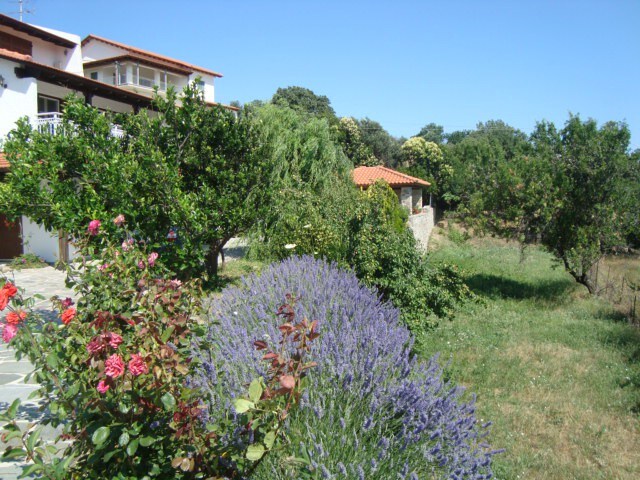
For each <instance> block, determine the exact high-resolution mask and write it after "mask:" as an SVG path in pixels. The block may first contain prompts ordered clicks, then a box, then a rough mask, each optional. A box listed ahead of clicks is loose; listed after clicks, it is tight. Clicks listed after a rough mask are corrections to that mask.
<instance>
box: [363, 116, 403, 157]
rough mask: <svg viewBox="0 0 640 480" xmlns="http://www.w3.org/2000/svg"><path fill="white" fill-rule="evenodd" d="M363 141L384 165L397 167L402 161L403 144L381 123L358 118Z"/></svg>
mask: <svg viewBox="0 0 640 480" xmlns="http://www.w3.org/2000/svg"><path fill="white" fill-rule="evenodd" d="M358 126H359V127H360V134H361V136H362V142H363V143H364V144H365V145H366V146H367V147H368V148H369V149H370V150H371V152H372V153H373V155H374V156H375V157H376V158H377V159H378V161H379V162H380V163H382V164H383V165H387V166H390V167H395V166H397V165H399V164H400V163H401V162H402V151H401V150H400V145H401V144H402V143H401V142H400V141H399V140H398V139H397V138H395V137H392V136H391V135H390V134H389V132H387V131H386V130H385V129H384V128H383V127H382V125H380V123H378V122H376V121H374V120H371V119H370V118H363V119H361V120H358Z"/></svg>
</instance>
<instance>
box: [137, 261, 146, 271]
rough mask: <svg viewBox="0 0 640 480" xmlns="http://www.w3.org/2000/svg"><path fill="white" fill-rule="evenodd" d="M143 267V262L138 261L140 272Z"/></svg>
mask: <svg viewBox="0 0 640 480" xmlns="http://www.w3.org/2000/svg"><path fill="white" fill-rule="evenodd" d="M144 267H145V265H144V261H142V260H140V261H139V262H138V268H139V269H140V270H144Z"/></svg>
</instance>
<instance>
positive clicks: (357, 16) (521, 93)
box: [0, 0, 640, 148]
mask: <svg viewBox="0 0 640 480" xmlns="http://www.w3.org/2000/svg"><path fill="white" fill-rule="evenodd" d="M27 8H30V9H32V10H35V13H33V14H30V15H28V16H27V17H26V19H25V20H26V21H28V22H30V23H35V24H38V25H42V26H47V27H50V28H56V29H59V30H64V31H68V32H72V33H77V34H79V35H81V36H84V35H87V34H89V33H94V34H96V35H101V36H104V37H107V38H112V39H114V40H118V41H121V42H124V43H128V44H131V45H134V46H137V47H140V48H145V49H148V50H152V51H155V52H158V53H162V54H165V55H168V56H173V57H176V58H179V59H182V60H185V61H188V62H191V63H195V64H197V65H201V66H203V67H208V68H212V69H213V70H216V71H219V72H221V73H223V74H224V78H222V79H219V80H218V81H217V90H216V99H217V100H218V101H221V102H224V103H228V102H229V101H231V100H240V101H241V102H247V101H250V100H254V99H268V98H270V97H271V96H272V95H273V93H274V92H275V91H276V89H277V88H278V87H286V86H290V85H300V86H303V87H307V88H310V89H311V90H313V91H314V92H316V93H317V94H322V95H326V96H328V97H329V99H330V100H331V103H332V105H333V107H334V109H335V110H336V113H337V114H338V115H340V116H346V115H350V116H353V117H356V118H362V117H369V118H372V119H374V120H377V121H378V122H380V123H381V124H382V125H383V126H384V127H385V128H386V129H387V130H388V131H389V132H390V133H391V134H393V135H396V136H400V135H403V136H406V137H409V136H411V135H415V134H416V133H417V132H418V131H419V130H420V128H421V127H422V126H423V125H424V124H426V123H429V122H435V123H438V124H441V125H443V126H444V127H445V131H453V130H459V129H471V128H474V127H475V125H476V123H477V122H479V121H486V120H490V119H502V120H504V121H505V122H507V123H509V124H510V125H513V126H514V127H517V128H520V129H522V130H524V131H525V132H527V133H529V132H531V130H532V128H533V127H534V125H535V122H536V121H538V120H542V119H546V120H550V121H553V122H555V123H556V125H562V124H563V123H564V122H565V120H566V119H567V118H568V115H569V112H572V113H578V114H580V115H581V116H582V117H583V118H587V117H592V118H595V119H596V120H598V121H599V122H601V123H602V122H605V121H608V120H624V121H626V122H627V123H628V124H629V126H630V128H631V132H632V140H631V143H632V146H633V147H634V148H637V147H640V26H639V25H640V1H638V0H628V1H623V0H608V1H589V0H582V1H544V0H537V1H524V0H522V1H520V0H512V1H480V0H477V1H455V0H454V1H444V0H441V1H403V0H395V1H384V2H383V1H376V0H369V1H348V0H343V1H333V0H324V1H319V0H316V1H311V0H297V1H269V2H267V1H254V0H235V1H232V0H228V1H224V0H211V1H204V0H190V1H183V2H178V1H175V0H174V1H167V0H155V1H148V0H135V1H127V2H124V1H120V0H112V1H109V2H105V1H97V0H83V1H81V0H31V1H28V2H27ZM16 9H17V6H16V4H15V2H12V1H11V0H2V2H0V11H1V12H3V13H9V12H11V11H15V10H16Z"/></svg>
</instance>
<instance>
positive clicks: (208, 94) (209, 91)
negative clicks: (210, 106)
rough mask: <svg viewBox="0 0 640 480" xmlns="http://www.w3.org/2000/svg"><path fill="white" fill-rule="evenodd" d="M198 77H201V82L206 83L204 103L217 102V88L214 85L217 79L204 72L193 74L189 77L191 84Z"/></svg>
mask: <svg viewBox="0 0 640 480" xmlns="http://www.w3.org/2000/svg"><path fill="white" fill-rule="evenodd" d="M198 77H200V80H202V81H203V82H204V101H205V102H215V101H216V100H215V87H214V84H213V82H214V79H215V77H214V76H213V75H207V74H206V73H202V72H193V73H192V74H191V75H190V76H189V83H191V82H193V81H194V80H195V79H196V78H198Z"/></svg>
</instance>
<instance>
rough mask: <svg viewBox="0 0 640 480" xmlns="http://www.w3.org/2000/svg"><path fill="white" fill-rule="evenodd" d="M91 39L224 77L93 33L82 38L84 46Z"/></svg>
mask: <svg viewBox="0 0 640 480" xmlns="http://www.w3.org/2000/svg"><path fill="white" fill-rule="evenodd" d="M91 40H98V41H100V42H102V43H106V44H108V45H113V46H114V47H118V48H122V49H124V50H126V51H128V52H131V53H138V54H141V55H146V56H147V57H152V58H156V59H159V60H163V61H165V62H170V63H173V64H175V65H179V66H181V67H183V68H189V69H192V70H196V71H198V72H202V73H207V74H209V75H213V76H214V77H222V74H221V73H217V72H214V71H213V70H207V69H206V68H202V67H198V66H196V65H192V64H190V63H187V62H182V61H180V60H176V59H175V58H171V57H165V56H164V55H160V54H158V53H153V52H149V51H147V50H142V49H141V48H136V47H132V46H130V45H125V44H124V43H120V42H116V41H114V40H109V39H107V38H102V37H99V36H97V35H93V34H91V35H87V36H86V37H85V39H84V40H82V46H83V47H84V46H85V45H86V44H87V43H89V42H90V41H91Z"/></svg>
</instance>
